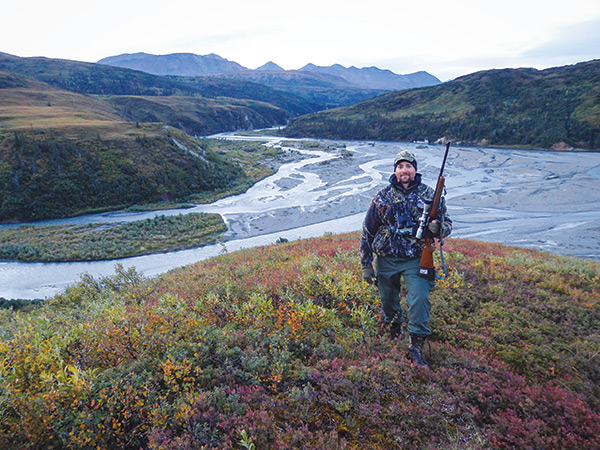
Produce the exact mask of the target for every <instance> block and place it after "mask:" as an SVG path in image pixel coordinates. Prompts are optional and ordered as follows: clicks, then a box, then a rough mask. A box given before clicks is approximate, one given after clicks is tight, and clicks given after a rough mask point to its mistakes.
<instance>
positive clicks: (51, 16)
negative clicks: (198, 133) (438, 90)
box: [0, 0, 600, 81]
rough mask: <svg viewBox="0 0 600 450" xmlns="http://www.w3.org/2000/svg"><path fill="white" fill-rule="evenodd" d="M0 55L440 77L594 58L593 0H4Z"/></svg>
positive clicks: (598, 36) (597, 10) (598, 12)
mask: <svg viewBox="0 0 600 450" xmlns="http://www.w3.org/2000/svg"><path fill="white" fill-rule="evenodd" d="M7 3H8V4H7ZM0 52H4V53H9V54H12V55H16V56H21V57H28V56H45V57H48V58H62V59H71V60H76V61H86V62H97V61H98V60H100V59H102V58H105V57H108V56H114V55H119V54H122V53H137V52H145V53H151V54H155V55H165V54H170V53H194V54H198V55H206V54H209V53H215V54H217V55H219V56H221V57H223V58H226V59H228V60H230V61H235V62H237V63H239V64H241V65H243V66H245V67H247V68H249V69H255V68H257V67H259V66H261V65H263V64H265V63H266V62H268V61H273V62H275V63H276V64H278V65H279V66H281V67H283V68H284V69H286V70H293V69H299V68H301V67H303V66H304V65H306V64H308V63H313V64H316V65H319V66H330V65H333V64H341V65H342V66H345V67H350V66H355V67H371V66H375V67H379V68H380V69H389V70H391V71H392V72H395V73H397V74H409V73H413V72H417V71H421V70H424V71H427V72H429V73H430V74H432V75H435V76H436V77H438V78H439V79H440V80H441V81H447V80H451V79H454V78H456V77H459V76H461V75H466V74H469V73H473V72H477V71H479V70H487V69H503V68H518V67H534V68H537V69H545V68H549V67H557V66H564V65H567V64H575V63H577V62H582V61H589V60H592V59H599V58H600V1H599V0H560V1H556V0H501V1H499V0H454V1H446V0H425V1H422V0H411V1H406V0H297V1H294V2H290V1H287V0H211V1H205V0H169V1H164V0H160V1H158V0H144V1H141V0H102V1H99V0H98V1H94V2H92V1H89V0H52V1H49V0H8V2H5V3H4V5H3V6H2V15H1V16H0Z"/></svg>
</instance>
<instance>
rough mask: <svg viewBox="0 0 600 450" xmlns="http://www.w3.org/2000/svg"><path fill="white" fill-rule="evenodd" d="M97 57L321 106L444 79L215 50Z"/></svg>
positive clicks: (131, 67) (115, 62)
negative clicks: (232, 82) (252, 62)
mask: <svg viewBox="0 0 600 450" xmlns="http://www.w3.org/2000/svg"><path fill="white" fill-rule="evenodd" d="M98 62H99V63H100V64H109V65H111V66H118V67H126V68H129V69H136V70H142V71H145V72H148V73H160V74H161V75H184V74H185V75H196V76H207V75H210V76H218V77H220V78H233V79H237V80H246V81H252V82H256V83H260V84H263V85H265V86H269V87H271V88H274V89H277V90H279V91H284V92H288V93H290V94H293V95H296V96H300V97H302V98H304V99H306V100H308V101H310V102H312V103H315V104H320V105H322V107H321V108H320V109H326V108H332V107H337V106H342V105H349V104H352V103H356V102H359V101H362V100H365V99H368V98H372V97H375V96H377V95H381V94H382V93H384V92H386V91H390V90H395V89H410V88H415V87H420V86H431V85H433V84H439V83H440V81H439V80H438V79H437V78H435V77H434V76H432V75H430V74H428V73H427V72H417V73H414V74H409V75H397V74H394V73H393V72H391V71H389V70H381V69H378V68H376V67H369V68H363V69H357V68H356V67H351V68H349V69H346V68H344V67H342V66H340V65H334V66H331V67H319V66H315V65H314V64H307V65H306V66H304V67H303V68H302V69H300V70H284V69H282V68H281V67H279V66H278V65H277V64H275V63H273V62H271V61H270V62H268V63H266V64H264V65H263V66H261V67H259V68H258V69H256V70H250V69H247V68H245V67H243V66H241V65H239V64H237V63H234V62H231V61H228V60H226V59H224V58H221V57H220V56H217V55H214V54H211V55H205V56H200V55H193V54H189V53H174V54H170V55H162V56H156V55H149V54H147V53H136V54H134V55H129V54H125V55H118V56H111V57H108V58H104V59H101V60H100V61H98Z"/></svg>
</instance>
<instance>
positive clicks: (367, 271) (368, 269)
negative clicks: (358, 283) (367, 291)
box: [362, 266, 377, 286]
mask: <svg viewBox="0 0 600 450" xmlns="http://www.w3.org/2000/svg"><path fill="white" fill-rule="evenodd" d="M362 277H363V280H364V281H366V282H367V283H369V284H374V285H375V286H377V277H376V276H375V271H374V270H373V266H364V267H363V268H362Z"/></svg>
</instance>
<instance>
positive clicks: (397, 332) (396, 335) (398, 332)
mask: <svg viewBox="0 0 600 450" xmlns="http://www.w3.org/2000/svg"><path fill="white" fill-rule="evenodd" d="M390 339H404V333H403V332H402V322H393V323H392V325H391V326H390Z"/></svg>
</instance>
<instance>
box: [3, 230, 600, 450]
mask: <svg viewBox="0 0 600 450" xmlns="http://www.w3.org/2000/svg"><path fill="white" fill-rule="evenodd" d="M359 237H360V236H359V234H358V233H351V234H342V235H328V236H323V237H321V238H314V239H307V240H299V241H295V242H291V243H282V244H273V245H270V246H266V247H259V248H253V249H245V250H241V251H238V252H230V253H227V254H223V255H221V256H219V257H216V258H212V259H210V260H206V261H201V262H199V263H196V264H193V265H189V266H186V267H181V268H178V269H175V270H172V271H170V272H168V273H166V274H163V275H160V276H158V277H153V278H151V279H145V278H144V277H143V276H142V275H141V274H139V273H137V272H136V271H135V269H134V268H131V269H125V268H123V267H122V266H120V265H118V266H117V268H116V273H115V274H114V275H112V276H103V277H100V278H94V277H92V276H90V275H87V274H86V275H84V276H82V279H81V281H80V282H79V283H76V284H74V285H72V286H70V287H69V288H67V289H66V291H65V292H64V293H61V294H59V295H57V296H56V297H54V298H51V299H48V300H46V301H45V302H44V303H43V304H42V305H39V306H34V305H31V306H30V307H29V308H28V310H18V311H0V312H1V313H3V314H0V330H2V334H1V336H2V340H1V341H0V368H1V369H2V390H1V391H0V395H1V397H0V398H1V399H2V409H1V411H2V414H1V416H0V417H1V418H2V422H1V423H2V428H1V430H2V432H0V448H5V449H26V448H31V449H42V448H55V449H63V448H111V449H141V448H143V449H147V448H154V449H158V448H161V449H166V450H176V449H199V448H202V447H205V448H212V449H216V448H219V449H225V448H227V449H234V448H246V449H251V448H256V449H285V448H288V449H371V450H383V449H399V448H403V449H415V450H426V449H464V450H466V449H470V450H483V449H486V450H506V449H522V450H525V449H528V450H533V449H561V450H581V449H590V450H591V449H598V448H600V413H599V411H600V409H599V408H600V358H598V352H600V343H599V340H598V330H599V329H600V303H599V299H600V265H599V264H598V263H597V262H593V261H589V260H581V259H575V258H568V257H561V256H556V255H551V254H547V253H542V252H538V251H532V250H528V249H517V248H512V247H506V246H502V245H499V244H489V243H478V242H474V241H467V240H460V239H447V240H446V242H445V245H444V248H445V249H446V250H447V251H446V253H445V255H446V264H447V265H448V266H449V268H450V277H449V278H447V279H445V280H440V281H438V282H437V283H436V288H435V289H434V290H433V291H432V293H431V302H432V304H433V310H432V318H431V319H432V320H431V327H432V330H433V331H434V334H433V335H432V336H431V338H430V340H429V341H428V342H429V343H430V345H429V346H427V347H426V349H425V353H426V357H427V360H428V362H429V364H430V369H429V370H426V369H423V368H421V367H419V366H416V365H414V364H411V362H410V361H409V360H408V359H407V357H406V353H407V347H408V343H407V340H406V339H404V340H390V339H388V338H387V336H386V335H385V334H384V329H383V327H382V326H381V324H380V323H379V318H380V314H381V313H380V310H379V309H380V307H379V300H378V295H377V290H376V289H374V288H373V287H372V286H371V285H368V284H366V283H364V282H363V281H362V277H361V269H360V265H359V264H358V263H357V262H358V261H359V259H360V256H359V253H358V245H357V244H358V240H359ZM10 306H12V305H10ZM10 306H9V307H10Z"/></svg>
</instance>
